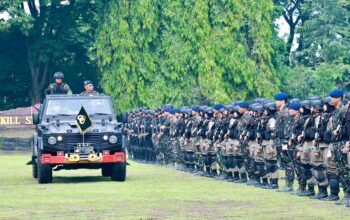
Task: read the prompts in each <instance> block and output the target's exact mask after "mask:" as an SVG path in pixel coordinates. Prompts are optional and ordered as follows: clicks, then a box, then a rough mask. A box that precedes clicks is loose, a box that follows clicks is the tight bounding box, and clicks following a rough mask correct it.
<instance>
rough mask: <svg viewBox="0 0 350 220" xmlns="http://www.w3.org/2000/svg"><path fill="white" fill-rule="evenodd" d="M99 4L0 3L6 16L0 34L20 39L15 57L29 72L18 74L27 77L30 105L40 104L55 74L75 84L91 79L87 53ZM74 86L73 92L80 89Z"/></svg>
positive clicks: (56, 1) (77, 1)
mask: <svg viewBox="0 0 350 220" xmlns="http://www.w3.org/2000/svg"><path fill="white" fill-rule="evenodd" d="M101 4H102V3H100V2H99V1H88V0H70V1H60V0H51V1H49V0H46V1H35V0H29V1H20V0H14V1H1V2H0V12H7V13H8V14H9V15H10V19H9V20H7V21H4V20H3V21H1V23H0V25H1V30H2V32H6V33H8V34H10V33H13V32H16V33H15V35H22V36H21V38H22V40H21V41H19V42H16V43H18V44H20V45H21V47H23V48H24V50H23V49H21V51H20V54H19V56H22V57H25V58H26V61H27V66H28V70H29V71H28V70H27V71H24V72H22V73H21V74H29V76H30V82H31V83H30V85H31V88H30V89H29V95H30V97H31V100H32V102H33V103H38V102H39V101H40V100H41V98H42V95H43V90H44V88H45V87H46V86H47V84H48V83H49V81H50V76H51V75H52V74H53V72H55V71H58V70H62V71H65V72H66V75H67V76H68V77H67V79H68V80H70V79H75V78H77V77H78V79H79V81H81V80H82V78H85V77H89V78H92V79H93V80H94V79H95V77H94V76H95V75H96V71H97V69H96V67H95V65H94V62H91V59H90V57H89V51H91V50H92V49H93V39H94V34H95V29H96V28H95V27H96V21H97V19H96V18H97V12H98V8H99V7H100V6H101ZM26 5H27V6H28V8H29V11H28V12H26V11H25V8H26V7H25V6H26ZM23 53H25V54H23ZM73 71H74V72H73ZM83 74H86V75H85V76H83ZM76 82H77V81H74V82H73V86H72V87H73V89H78V88H79V89H80V88H81V86H80V85H81V82H80V83H79V84H80V85H78V84H77V85H76ZM71 84H72V82H71Z"/></svg>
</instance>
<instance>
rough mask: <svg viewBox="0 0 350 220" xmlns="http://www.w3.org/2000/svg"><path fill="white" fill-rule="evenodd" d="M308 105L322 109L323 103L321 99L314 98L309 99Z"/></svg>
mask: <svg viewBox="0 0 350 220" xmlns="http://www.w3.org/2000/svg"><path fill="white" fill-rule="evenodd" d="M310 105H311V106H312V107H314V108H316V109H318V110H322V109H323V104H322V101H321V100H319V99H315V100H311V101H310Z"/></svg>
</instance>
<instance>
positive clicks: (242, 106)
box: [238, 101, 249, 108]
mask: <svg viewBox="0 0 350 220" xmlns="http://www.w3.org/2000/svg"><path fill="white" fill-rule="evenodd" d="M238 106H239V107H241V108H249V103H248V102H246V101H241V102H239V103H238Z"/></svg>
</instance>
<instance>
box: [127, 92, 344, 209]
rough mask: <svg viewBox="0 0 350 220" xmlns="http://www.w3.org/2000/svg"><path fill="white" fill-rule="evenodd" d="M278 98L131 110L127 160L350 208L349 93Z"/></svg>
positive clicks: (284, 95) (128, 127)
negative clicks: (281, 173)
mask: <svg viewBox="0 0 350 220" xmlns="http://www.w3.org/2000/svg"><path fill="white" fill-rule="evenodd" d="M344 97H346V99H344ZM274 98H275V100H274V101H272V100H267V99H264V98H258V99H255V100H254V101H253V102H252V103H250V104H249V103H248V102H246V101H236V102H233V103H230V104H228V105H222V104H216V105H213V106H192V107H182V108H179V109H174V108H173V106H172V105H165V106H163V107H162V108H159V109H155V110H148V109H146V108H140V109H133V110H132V111H131V112H130V114H129V116H128V123H127V125H126V126H125V131H126V132H127V134H128V153H129V157H130V158H132V159H135V160H144V161H157V162H159V163H163V164H175V165H176V167H178V168H179V169H182V170H184V171H188V172H192V173H195V174H199V175H202V176H208V177H214V178H217V179H225V180H227V181H230V182H236V183H247V184H249V185H253V186H256V187H261V188H263V189H277V191H280V192H290V193H292V194H295V195H298V196H307V197H310V198H312V199H320V200H325V201H337V200H338V201H337V202H336V204H341V205H345V206H347V207H350V153H349V146H350V142H349V140H350V113H349V112H350V109H349V106H350V93H348V94H345V95H344V91H343V90H341V89H335V90H332V91H331V92H330V93H329V96H327V97H323V98H320V97H316V96H315V97H310V98H308V99H306V100H299V99H291V100H288V95H287V94H286V93H278V94H276V95H275V97H274ZM343 99H344V100H343ZM345 100H348V101H345ZM280 169H283V170H284V172H285V181H286V185H285V186H284V187H282V188H279V186H278V181H279V179H280V177H279V170H280ZM295 180H297V182H298V186H299V187H298V189H297V190H295V191H294V189H293V184H294V181H295ZM340 186H342V188H343V190H344V197H343V198H342V199H341V200H339V193H340ZM315 187H317V193H316V192H315V191H316V190H315ZM328 188H329V192H328Z"/></svg>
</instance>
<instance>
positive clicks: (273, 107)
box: [264, 102, 277, 111]
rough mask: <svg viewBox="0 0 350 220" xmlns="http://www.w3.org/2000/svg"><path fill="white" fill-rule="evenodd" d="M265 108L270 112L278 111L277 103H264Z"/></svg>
mask: <svg viewBox="0 0 350 220" xmlns="http://www.w3.org/2000/svg"><path fill="white" fill-rule="evenodd" d="M264 108H265V109H268V110H270V111H276V109H277V106H276V103H275V102H266V103H264Z"/></svg>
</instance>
